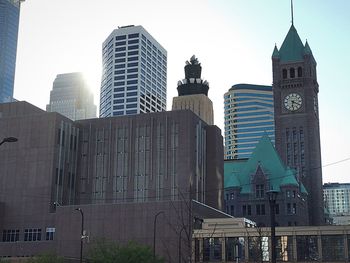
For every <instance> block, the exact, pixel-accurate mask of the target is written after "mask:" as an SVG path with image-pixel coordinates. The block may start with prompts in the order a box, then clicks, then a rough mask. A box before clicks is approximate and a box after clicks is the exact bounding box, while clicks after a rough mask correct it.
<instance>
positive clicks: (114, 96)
mask: <svg viewBox="0 0 350 263" xmlns="http://www.w3.org/2000/svg"><path fill="white" fill-rule="evenodd" d="M102 63H103V71H102V82H101V93H100V117H110V116H120V115H132V114H138V113H147V112H160V111H165V110H166V94H167V91H166V85H167V83H166V82H167V51H166V50H165V49H164V48H163V47H162V46H161V45H160V44H159V43H158V42H157V41H156V40H155V39H154V38H153V37H152V36H151V35H150V34H149V33H148V32H147V31H146V30H145V29H144V28H143V27H142V26H133V25H131V26H123V27H118V29H115V30H114V31H113V32H112V33H111V34H110V35H109V36H108V37H107V39H106V40H105V41H104V42H103V46H102Z"/></svg>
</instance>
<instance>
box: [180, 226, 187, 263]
mask: <svg viewBox="0 0 350 263" xmlns="http://www.w3.org/2000/svg"><path fill="white" fill-rule="evenodd" d="M185 229H186V226H182V228H181V230H180V236H179V263H181V235H182V231H184V230H185Z"/></svg>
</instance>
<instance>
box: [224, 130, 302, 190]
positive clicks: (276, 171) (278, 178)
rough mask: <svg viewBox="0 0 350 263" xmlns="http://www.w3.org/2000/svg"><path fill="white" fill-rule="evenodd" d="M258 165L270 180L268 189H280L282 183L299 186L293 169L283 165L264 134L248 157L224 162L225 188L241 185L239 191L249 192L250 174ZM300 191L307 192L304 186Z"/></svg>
mask: <svg viewBox="0 0 350 263" xmlns="http://www.w3.org/2000/svg"><path fill="white" fill-rule="evenodd" d="M259 166H260V168H261V169H262V170H263V172H264V174H265V175H266V176H267V178H268V180H269V182H270V189H273V190H277V191H280V186H282V185H295V186H299V184H298V182H297V180H296V177H295V171H294V170H292V169H290V168H288V167H285V166H284V164H283V162H282V160H281V159H280V157H279V155H278V154H277V152H276V150H275V148H274V146H273V145H272V143H271V141H270V139H269V137H268V136H267V135H264V136H263V137H262V138H261V139H260V141H259V143H258V144H257V146H256V148H255V150H254V152H253V154H252V156H251V158H250V159H248V160H234V161H226V162H225V164H224V175H225V181H224V184H225V188H227V187H241V193H250V192H251V176H252V175H253V174H255V173H256V171H257V169H258V167H259ZM302 192H303V193H307V192H306V190H305V188H304V186H302Z"/></svg>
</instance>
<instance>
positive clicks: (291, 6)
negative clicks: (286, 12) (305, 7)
mask: <svg viewBox="0 0 350 263" xmlns="http://www.w3.org/2000/svg"><path fill="white" fill-rule="evenodd" d="M290 9H291V13H292V26H294V17H293V0H291V1H290Z"/></svg>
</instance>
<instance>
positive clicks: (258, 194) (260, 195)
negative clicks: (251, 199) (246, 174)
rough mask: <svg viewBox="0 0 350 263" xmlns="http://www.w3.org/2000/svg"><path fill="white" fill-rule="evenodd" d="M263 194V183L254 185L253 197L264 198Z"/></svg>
mask: <svg viewBox="0 0 350 263" xmlns="http://www.w3.org/2000/svg"><path fill="white" fill-rule="evenodd" d="M264 195H265V191H264V185H263V184H257V185H255V197H256V198H264Z"/></svg>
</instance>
